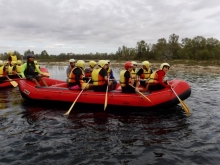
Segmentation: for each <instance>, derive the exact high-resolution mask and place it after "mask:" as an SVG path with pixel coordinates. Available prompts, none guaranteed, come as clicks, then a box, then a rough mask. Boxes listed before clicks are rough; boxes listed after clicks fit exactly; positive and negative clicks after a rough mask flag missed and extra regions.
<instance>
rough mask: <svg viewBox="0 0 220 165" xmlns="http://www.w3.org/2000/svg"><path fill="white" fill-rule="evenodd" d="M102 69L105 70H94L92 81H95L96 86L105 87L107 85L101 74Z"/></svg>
mask: <svg viewBox="0 0 220 165" xmlns="http://www.w3.org/2000/svg"><path fill="white" fill-rule="evenodd" d="M101 69H103V68H98V69H94V70H93V71H92V81H93V85H94V86H100V85H105V84H106V81H105V79H104V77H102V76H101V75H100V74H99V72H100V70H101Z"/></svg>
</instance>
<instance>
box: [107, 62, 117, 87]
mask: <svg viewBox="0 0 220 165" xmlns="http://www.w3.org/2000/svg"><path fill="white" fill-rule="evenodd" d="M107 62H108V66H107V68H106V70H107V73H108V77H109V79H110V81H112V85H111V86H110V90H115V89H116V86H117V81H116V80H115V77H114V74H113V70H112V68H111V67H110V60H107Z"/></svg>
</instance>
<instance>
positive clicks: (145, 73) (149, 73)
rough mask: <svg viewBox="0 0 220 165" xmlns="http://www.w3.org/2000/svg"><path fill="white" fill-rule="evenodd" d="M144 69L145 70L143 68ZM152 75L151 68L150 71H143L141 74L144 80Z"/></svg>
mask: <svg viewBox="0 0 220 165" xmlns="http://www.w3.org/2000/svg"><path fill="white" fill-rule="evenodd" d="M142 69H143V68H142ZM150 75H151V69H150V68H149V69H148V70H145V69H143V73H142V74H141V76H140V77H141V78H142V79H148V78H149V77H150Z"/></svg>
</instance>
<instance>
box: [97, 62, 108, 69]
mask: <svg viewBox="0 0 220 165" xmlns="http://www.w3.org/2000/svg"><path fill="white" fill-rule="evenodd" d="M98 65H99V66H100V67H101V68H103V67H104V66H105V65H108V62H107V61H106V60H99V62H98Z"/></svg>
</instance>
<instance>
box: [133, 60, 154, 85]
mask: <svg viewBox="0 0 220 165" xmlns="http://www.w3.org/2000/svg"><path fill="white" fill-rule="evenodd" d="M152 73H153V71H152V69H151V68H150V63H149V62H148V61H143V62H142V68H140V69H139V70H138V72H137V80H141V81H140V84H141V86H143V87H145V88H146V86H147V83H148V79H149V78H150V75H151V74H152Z"/></svg>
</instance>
